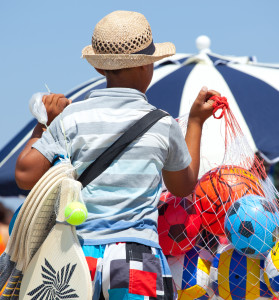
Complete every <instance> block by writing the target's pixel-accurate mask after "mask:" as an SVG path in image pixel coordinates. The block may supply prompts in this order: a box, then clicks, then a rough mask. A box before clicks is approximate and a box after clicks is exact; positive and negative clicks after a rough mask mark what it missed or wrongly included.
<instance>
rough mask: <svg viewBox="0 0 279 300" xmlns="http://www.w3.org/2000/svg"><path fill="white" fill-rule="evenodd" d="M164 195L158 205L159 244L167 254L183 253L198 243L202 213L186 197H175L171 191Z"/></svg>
mask: <svg viewBox="0 0 279 300" xmlns="http://www.w3.org/2000/svg"><path fill="white" fill-rule="evenodd" d="M162 197H164V198H163V200H161V202H160V203H161V205H159V207H158V212H159V217H158V234H159V244H160V246H161V247H162V250H163V253H164V254H165V255H173V256H176V255H180V254H183V253H185V252H186V251H189V250H190V249H191V248H193V247H194V246H195V244H196V239H197V236H198V234H199V232H200V227H201V217H200V214H198V213H197V210H196V207H195V205H194V204H193V203H192V201H191V200H190V199H188V198H186V197H184V198H180V197H175V196H173V195H172V194H171V193H168V194H164V195H163V196H161V198H162Z"/></svg>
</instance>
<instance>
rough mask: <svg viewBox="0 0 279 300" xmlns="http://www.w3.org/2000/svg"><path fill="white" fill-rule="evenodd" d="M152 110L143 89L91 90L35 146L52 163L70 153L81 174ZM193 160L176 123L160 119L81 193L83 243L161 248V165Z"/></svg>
mask: <svg viewBox="0 0 279 300" xmlns="http://www.w3.org/2000/svg"><path fill="white" fill-rule="evenodd" d="M153 109H155V107H154V106H152V105H150V104H149V103H148V101H147V98H146V96H145V95H144V94H142V93H141V92H139V91H137V90H134V89H128V88H106V89H102V90H94V91H92V92H91V94H90V96H89V99H87V100H84V101H82V102H78V103H73V104H71V105H69V106H68V107H66V108H65V110H64V111H63V112H62V113H61V114H60V115H59V116H58V117H57V118H55V120H54V121H53V122H52V123H51V125H50V127H49V130H47V131H46V132H45V133H44V134H43V136H42V138H41V139H40V140H38V141H37V142H36V143H35V144H34V145H33V147H34V148H36V149H37V150H38V151H40V152H41V153H42V154H43V155H44V156H45V157H46V158H47V159H48V160H49V161H50V162H52V160H53V158H54V155H55V154H64V155H65V154H66V153H67V152H68V154H69V155H70V157H71V162H72V164H73V166H74V167H75V168H76V170H77V174H78V175H80V174H81V173H82V172H83V171H84V170H85V168H86V167H87V166H88V165H90V163H92V161H94V160H95V159H96V158H97V157H98V156H99V155H100V154H101V153H102V152H103V151H104V150H105V149H107V148H108V147H109V146H110V145H111V144H112V143H113V142H115V141H116V139H117V138H119V137H120V136H121V134H123V133H124V132H125V131H126V130H127V129H128V128H129V127H130V126H131V125H132V124H134V123H135V122H136V121H137V120H138V119H140V118H141V117H143V116H144V115H145V114H147V113H148V112H150V111H151V110H153ZM190 161H191V157H190V155H189V152H188V149H187V145H186V143H185V140H184V137H183V135H182V132H181V129H180V128H179V126H178V124H177V122H176V121H175V120H174V119H173V118H172V117H170V116H167V117H164V118H162V119H161V120H159V121H158V122H157V123H156V124H155V125H154V126H153V127H152V128H150V129H149V130H148V131H147V132H146V133H145V134H144V135H143V136H142V137H140V138H138V139H136V140H135V141H134V142H132V143H131V144H130V145H129V146H128V147H127V148H126V149H125V150H124V151H123V152H122V154H120V155H119V156H118V157H117V159H116V160H114V162H113V163H112V164H111V165H110V166H109V167H108V168H107V169H106V170H105V171H104V172H103V173H102V174H101V175H100V176H98V177H97V178H96V179H95V180H93V181H92V182H91V183H90V184H88V185H87V186H86V187H85V188H84V189H83V190H82V195H83V198H84V201H85V203H86V206H87V209H88V219H87V220H86V222H85V223H83V224H82V225H80V226H78V227H77V230H78V236H79V238H80V241H81V243H82V244H84V245H98V244H108V243H113V242H138V243H142V244H145V245H148V246H152V247H159V245H158V233H157V218H158V211H157V204H158V201H159V197H160V193H161V188H162V175H161V171H162V169H165V170H168V171H178V170H182V169H184V168H186V167H187V166H188V165H189V164H190Z"/></svg>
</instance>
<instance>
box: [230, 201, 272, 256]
mask: <svg viewBox="0 0 279 300" xmlns="http://www.w3.org/2000/svg"><path fill="white" fill-rule="evenodd" d="M277 226H278V211H277V207H276V206H275V205H274V204H273V203H271V202H270V201H268V200H267V199H265V198H263V197H261V196H257V195H248V196H244V197H242V198H240V199H238V200H237V201H235V202H234V203H233V204H232V206H231V207H230V208H229V209H228V212H227V214H226V217H225V233H226V236H227V238H228V240H229V241H230V242H231V243H232V245H233V246H234V248H235V249H236V250H237V251H238V252H239V253H240V254H244V255H247V256H249V257H254V258H257V257H260V256H267V252H268V251H269V250H270V249H271V248H272V247H273V246H274V244H275V241H276V236H275V234H276V233H277Z"/></svg>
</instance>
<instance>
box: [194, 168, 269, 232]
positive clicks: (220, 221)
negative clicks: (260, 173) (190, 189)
mask: <svg viewBox="0 0 279 300" xmlns="http://www.w3.org/2000/svg"><path fill="white" fill-rule="evenodd" d="M249 194H254V195H260V196H263V197H264V192H263V190H262V187H261V184H260V182H259V179H258V178H257V177H256V176H255V175H253V174H252V173H251V172H249V171H247V170H246V169H244V168H241V167H237V166H223V167H220V168H215V169H212V170H210V171H209V172H207V173H206V174H204V175H203V176H202V178H201V179H200V180H199V181H198V183H197V185H196V187H195V191H194V193H193V198H194V202H195V203H196V208H197V211H198V212H200V213H201V219H202V225H203V227H204V228H205V229H206V230H208V231H209V232H211V233H213V234H215V235H224V234H225V231H224V221H225V215H226V212H227V210H228V209H229V207H230V206H231V204H232V203H233V202H235V201H236V200H237V199H239V198H241V197H243V196H245V195H249Z"/></svg>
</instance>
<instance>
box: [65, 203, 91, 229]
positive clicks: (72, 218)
mask: <svg viewBox="0 0 279 300" xmlns="http://www.w3.org/2000/svg"><path fill="white" fill-rule="evenodd" d="M87 215H88V213H87V208H86V207H85V205H84V204H83V203H81V202H77V201H76V202H71V203H69V204H68V205H67V206H66V208H65V218H66V221H67V222H68V223H69V224H71V225H75V226H77V225H80V224H82V223H83V222H84V221H85V220H86V219H87Z"/></svg>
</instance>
